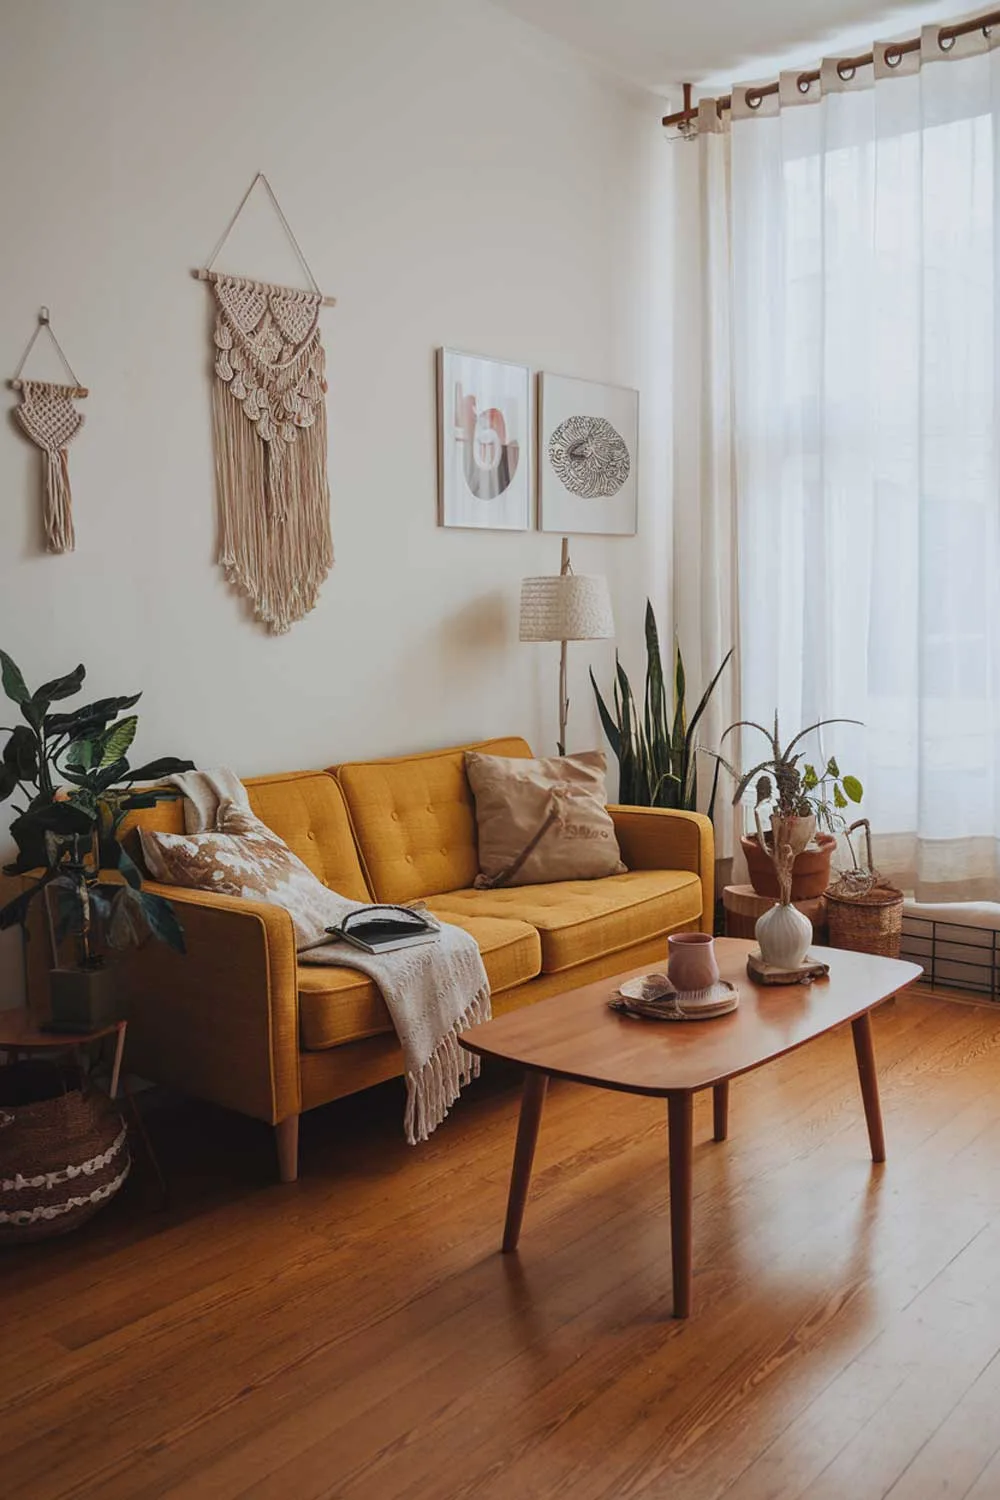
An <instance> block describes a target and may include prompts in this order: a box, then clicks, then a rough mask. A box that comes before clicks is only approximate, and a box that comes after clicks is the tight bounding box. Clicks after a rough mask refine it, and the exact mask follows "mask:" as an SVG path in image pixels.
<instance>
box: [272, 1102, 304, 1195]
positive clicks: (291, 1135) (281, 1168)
mask: <svg viewBox="0 0 1000 1500" xmlns="http://www.w3.org/2000/svg"><path fill="white" fill-rule="evenodd" d="M274 1139H275V1143H276V1145H277V1147H278V1172H279V1174H280V1176H281V1180H282V1182H295V1180H296V1179H297V1177H298V1175H299V1117H298V1115H289V1116H288V1118H287V1119H286V1120H279V1121H278V1123H277V1125H275V1127H274Z"/></svg>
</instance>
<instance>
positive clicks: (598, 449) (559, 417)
mask: <svg viewBox="0 0 1000 1500" xmlns="http://www.w3.org/2000/svg"><path fill="white" fill-rule="evenodd" d="M537 450H538V525H539V529H540V530H541V531H555V532H558V533H559V534H560V535H562V536H566V535H568V534H570V533H573V532H576V533H585V534H586V533H589V534H592V535H597V536H635V534H636V532H637V530H638V521H639V504H638V501H639V473H638V468H639V463H638V460H639V451H638V450H639V392H638V391H636V390H632V389H631V388H630V387H628V386H619V385H602V384H600V383H599V382H597V381H593V380H577V379H576V378H575V377H573V376H569V375H550V374H548V373H545V374H542V375H539V377H538V436H537Z"/></svg>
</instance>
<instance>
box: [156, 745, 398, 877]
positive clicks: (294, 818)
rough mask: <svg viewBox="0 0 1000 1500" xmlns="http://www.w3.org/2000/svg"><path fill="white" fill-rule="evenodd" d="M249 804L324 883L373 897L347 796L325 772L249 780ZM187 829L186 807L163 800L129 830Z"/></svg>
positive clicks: (259, 777)
mask: <svg viewBox="0 0 1000 1500" xmlns="http://www.w3.org/2000/svg"><path fill="white" fill-rule="evenodd" d="M243 784H244V786H245V787H246V789H247V795H248V796H249V798H250V806H251V807H252V808H253V811H254V813H255V814H256V816H257V817H258V818H260V820H261V822H262V823H266V824H267V826H268V828H270V829H272V830H273V832H274V833H276V834H277V835H278V837H279V838H280V839H283V840H284V842H285V843H286V844H287V845H288V847H289V849H291V851H292V853H293V854H297V855H298V857H299V859H301V861H302V863H303V864H304V865H308V867H309V869H310V870H311V871H312V872H313V874H314V875H316V876H318V877H319V879H320V880H322V882H323V884H324V885H327V886H329V887H330V889H331V890H332V891H336V892H337V894H338V895H340V896H347V897H348V898H349V899H350V900H351V901H370V900H371V894H370V892H369V890H368V886H367V883H366V881H365V876H364V871H363V870H362V868H361V861H360V860H359V858H358V851H357V849H356V848H355V845H354V834H353V832H352V829H351V820H350V818H349V816H348V813H347V807H346V805H345V803H344V794H343V792H342V791H341V790H340V787H339V786H338V785H337V782H336V781H335V780H334V778H333V777H332V776H330V775H329V774H328V773H327V772H326V771H288V772H285V773H284V774H282V775H279V776H256V777H251V778H250V779H249V780H245V781H244V783H243ZM137 827H138V828H148V829H155V830H156V831H157V832H160V833H183V832H184V809H183V803H182V800H181V799H180V798H178V799H177V801H176V802H159V803H157V805H156V806H155V807H150V808H144V809H143V810H142V811H140V812H136V813H132V814H130V815H129V818H128V821H127V823H126V828H129V829H131V828H137Z"/></svg>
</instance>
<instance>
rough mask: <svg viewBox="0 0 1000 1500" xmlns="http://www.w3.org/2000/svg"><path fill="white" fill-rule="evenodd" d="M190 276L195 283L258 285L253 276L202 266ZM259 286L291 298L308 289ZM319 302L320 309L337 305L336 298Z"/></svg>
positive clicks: (266, 284)
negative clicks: (218, 282) (207, 268)
mask: <svg viewBox="0 0 1000 1500" xmlns="http://www.w3.org/2000/svg"><path fill="white" fill-rule="evenodd" d="M191 275H192V276H193V277H194V279H195V280H196V281H247V282H251V283H253V285H255V286H256V285H258V282H257V278H256V277H255V276H236V275H234V274H232V273H230V272H227V271H206V270H205V268H204V266H201V267H200V268H199V269H198V270H196V271H192V272H191ZM259 284H260V285H261V286H267V287H270V288H271V289H272V291H275V292H291V293H292V295H293V296H298V297H301V296H302V295H303V293H308V292H309V288H308V287H304V286H279V285H278V284H277V282H274V281H264V282H261V283H259ZM319 300H320V306H321V307H336V305H337V299H336V297H320V299H319Z"/></svg>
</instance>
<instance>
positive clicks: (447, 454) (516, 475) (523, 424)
mask: <svg viewBox="0 0 1000 1500" xmlns="http://www.w3.org/2000/svg"><path fill="white" fill-rule="evenodd" d="M530 431H531V377H530V375H529V372H528V369H527V366H526V365H510V364H505V363H504V362H503V361H502V360H498V359H483V358H480V356H479V355H477V354H461V353H460V352H459V351H458V350H456V349H439V350H438V473H439V517H438V519H439V521H440V524H441V525H442V526H481V527H487V528H489V529H491V530H497V531H527V530H528V529H529V527H530V526H531V462H530V458H531V455H530V452H529V440H530Z"/></svg>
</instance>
